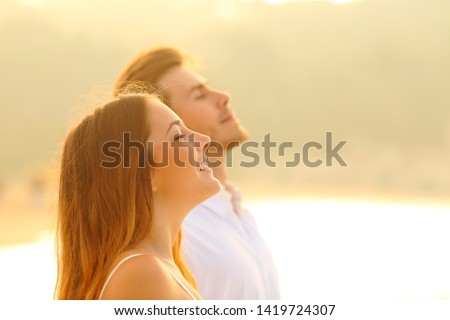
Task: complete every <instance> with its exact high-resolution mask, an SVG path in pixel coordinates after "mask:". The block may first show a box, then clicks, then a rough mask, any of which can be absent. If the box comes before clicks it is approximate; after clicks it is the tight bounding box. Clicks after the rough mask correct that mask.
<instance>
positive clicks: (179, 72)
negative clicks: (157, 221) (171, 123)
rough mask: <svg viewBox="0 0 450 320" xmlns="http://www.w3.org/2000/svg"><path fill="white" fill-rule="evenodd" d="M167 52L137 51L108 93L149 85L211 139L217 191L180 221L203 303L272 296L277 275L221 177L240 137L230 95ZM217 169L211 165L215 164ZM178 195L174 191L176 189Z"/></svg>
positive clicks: (236, 198)
mask: <svg viewBox="0 0 450 320" xmlns="http://www.w3.org/2000/svg"><path fill="white" fill-rule="evenodd" d="M188 62H189V60H188V58H187V57H186V56H185V55H183V54H182V53H181V52H179V51H178V50H176V49H173V48H155V49H150V50H148V51H145V52H142V53H140V54H139V55H138V56H137V57H135V58H134V59H133V60H132V61H131V62H130V63H129V64H128V66H127V67H126V68H125V69H124V70H123V71H122V73H121V74H120V76H119V77H118V79H117V81H116V83H115V87H114V93H115V94H118V93H120V92H121V90H122V89H123V88H124V87H126V86H127V85H128V84H129V83H130V82H141V83H147V84H151V85H153V86H156V87H157V88H158V89H159V90H160V91H161V93H162V95H163V100H165V101H164V102H165V103H167V105H168V106H169V107H170V108H172V109H173V110H174V111H175V112H176V113H177V114H178V115H179V117H180V118H181V119H182V120H183V122H184V123H185V125H186V126H187V127H188V128H190V129H191V130H194V131H197V132H200V133H202V134H206V135H208V136H209V137H210V138H211V141H213V146H214V148H215V149H216V150H214V154H215V155H217V154H219V155H220V154H222V155H221V156H219V157H218V158H214V165H212V163H211V160H212V159H209V160H210V163H211V167H212V170H213V174H214V176H215V177H216V178H217V179H218V180H219V181H220V183H221V185H222V187H221V191H220V192H219V193H218V194H216V195H215V196H213V197H212V198H210V199H208V200H207V201H205V202H204V203H202V204H201V205H199V206H198V207H196V208H195V209H194V210H193V211H192V212H191V213H190V214H189V215H188V217H187V218H186V220H185V222H184V224H183V230H184V237H183V241H184V243H185V258H186V261H187V264H188V266H189V268H190V269H191V271H192V273H193V274H194V276H195V278H196V280H197V284H198V287H199V291H200V293H201V294H202V296H203V298H205V299H279V298H280V297H279V287H278V276H277V273H276V269H275V266H274V264H273V261H272V257H271V255H270V252H269V251H268V249H267V247H266V245H265V243H264V241H263V239H262V238H261V236H260V234H259V231H258V228H257V226H256V223H255V220H254V219H253V217H252V215H251V214H250V213H249V212H248V211H247V210H245V209H244V208H242V206H241V195H240V193H239V191H238V189H237V188H236V187H235V186H233V185H232V184H231V183H230V182H229V181H228V180H227V170H226V154H227V151H229V149H231V148H232V147H233V146H236V145H237V144H238V143H239V142H244V141H246V140H247V139H248V133H247V131H246V129H245V128H244V127H243V126H242V125H241V124H240V123H239V119H238V118H237V117H236V115H235V113H234V111H233V109H231V106H230V103H229V102H230V96H229V94H227V93H225V92H221V91H218V90H215V89H213V88H211V87H210V86H209V85H208V82H207V80H206V79H205V78H204V77H202V76H201V75H199V74H198V73H196V72H195V71H193V70H192V69H191V68H190V66H189V65H188ZM218 164H219V165H218ZM180 192H182V190H181V191H180Z"/></svg>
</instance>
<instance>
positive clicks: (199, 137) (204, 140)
mask: <svg viewBox="0 0 450 320" xmlns="http://www.w3.org/2000/svg"><path fill="white" fill-rule="evenodd" d="M195 141H198V142H200V145H199V148H200V150H203V149H204V148H205V147H206V146H207V145H208V144H209V143H210V142H211V138H210V137H209V136H207V135H205V134H201V133H198V132H196V133H195Z"/></svg>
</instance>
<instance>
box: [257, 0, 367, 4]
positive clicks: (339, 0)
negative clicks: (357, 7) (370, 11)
mask: <svg viewBox="0 0 450 320" xmlns="http://www.w3.org/2000/svg"><path fill="white" fill-rule="evenodd" d="M312 1H328V2H331V3H334V4H347V3H351V2H357V1H362V0H264V2H265V3H267V4H283V3H289V2H312Z"/></svg>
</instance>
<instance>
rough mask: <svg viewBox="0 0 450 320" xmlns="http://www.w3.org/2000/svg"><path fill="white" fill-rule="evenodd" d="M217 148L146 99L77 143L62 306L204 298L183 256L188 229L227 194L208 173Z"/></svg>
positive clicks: (62, 262) (66, 208)
mask: <svg viewBox="0 0 450 320" xmlns="http://www.w3.org/2000/svg"><path fill="white" fill-rule="evenodd" d="M209 141H210V140H209V138H208V137H207V136H205V135H201V134H198V133H195V132H192V131H190V130H189V129H188V128H186V127H185V126H184V125H183V123H182V122H181V121H180V119H179V118H178V116H177V115H176V114H175V113H174V112H173V111H171V110H170V109H169V108H168V107H167V106H165V105H164V104H162V103H161V102H160V101H159V100H158V99H157V98H156V97H154V96H150V95H140V94H135V95H124V96H119V97H118V98H117V99H116V100H114V101H112V102H109V103H108V104H106V105H105V106H103V107H102V108H98V109H97V110H95V112H94V113H93V114H91V115H89V116H88V117H86V118H85V119H84V120H83V121H82V122H81V123H80V124H79V125H78V126H77V127H76V128H75V129H73V130H72V131H71V132H70V133H69V135H68V136H67V138H66V141H65V144H64V148H63V156H62V164H61V176H60V190H59V204H58V234H57V235H58V237H57V238H58V249H59V250H58V281H57V287H56V294H55V296H56V298H58V299H200V298H201V297H200V295H199V294H198V292H197V290H196V283H195V280H194V278H193V276H192V274H191V272H190V271H189V269H188V268H187V267H186V265H185V264H184V262H183V260H182V258H181V256H180V241H181V229H180V226H181V223H182V221H183V219H184V217H185V216H186V215H187V214H188V213H189V211H190V210H191V209H193V208H194V207H195V206H196V205H197V204H199V203H201V202H202V201H204V200H205V199H207V198H209V197H210V196H212V195H214V194H215V193H217V192H218V191H219V190H220V185H219V182H218V181H217V180H216V179H215V178H214V177H213V175H212V171H211V169H209V168H208V167H207V166H206V165H205V162H206V161H205V160H206V159H205V158H204V151H205V148H206V146H207V145H208V143H209ZM147 158H148V159H147ZM143 160H146V161H143ZM149 163H152V164H153V165H152V166H150V165H149Z"/></svg>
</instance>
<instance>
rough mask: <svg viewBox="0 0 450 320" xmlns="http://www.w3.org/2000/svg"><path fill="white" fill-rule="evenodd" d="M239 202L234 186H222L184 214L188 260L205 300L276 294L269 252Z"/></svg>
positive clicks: (256, 297)
mask: <svg viewBox="0 0 450 320" xmlns="http://www.w3.org/2000/svg"><path fill="white" fill-rule="evenodd" d="M230 191H231V192H230ZM240 202H241V196H240V193H239V191H238V190H237V189H236V188H235V187H233V186H231V185H227V189H225V188H224V187H223V186H222V188H221V190H220V192H219V193H218V194H216V195H214V196H213V197H211V198H209V199H208V200H206V201H205V202H203V203H202V204H200V205H199V206H197V207H196V208H195V209H194V210H193V211H192V212H191V213H190V214H189V215H188V216H187V217H186V219H185V221H184V224H183V243H184V244H183V245H184V253H185V260H186V263H187V264H188V266H189V268H190V269H191V271H192V273H193V274H194V276H195V278H196V280H197V284H198V286H199V291H200V294H201V295H202V296H203V298H204V299H208V300H223V299H227V300H230V299H231V300H257V299H273V300H274V299H280V293H279V283H278V275H277V271H276V268H275V265H274V263H273V260H272V256H271V254H270V252H269V250H268V248H267V246H266V244H265V243H264V240H263V239H262V237H261V235H260V234H259V231H258V228H257V225H256V222H255V220H254V218H253V216H252V215H251V214H250V212H248V211H247V210H245V209H243V208H242V207H241V206H240Z"/></svg>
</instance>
